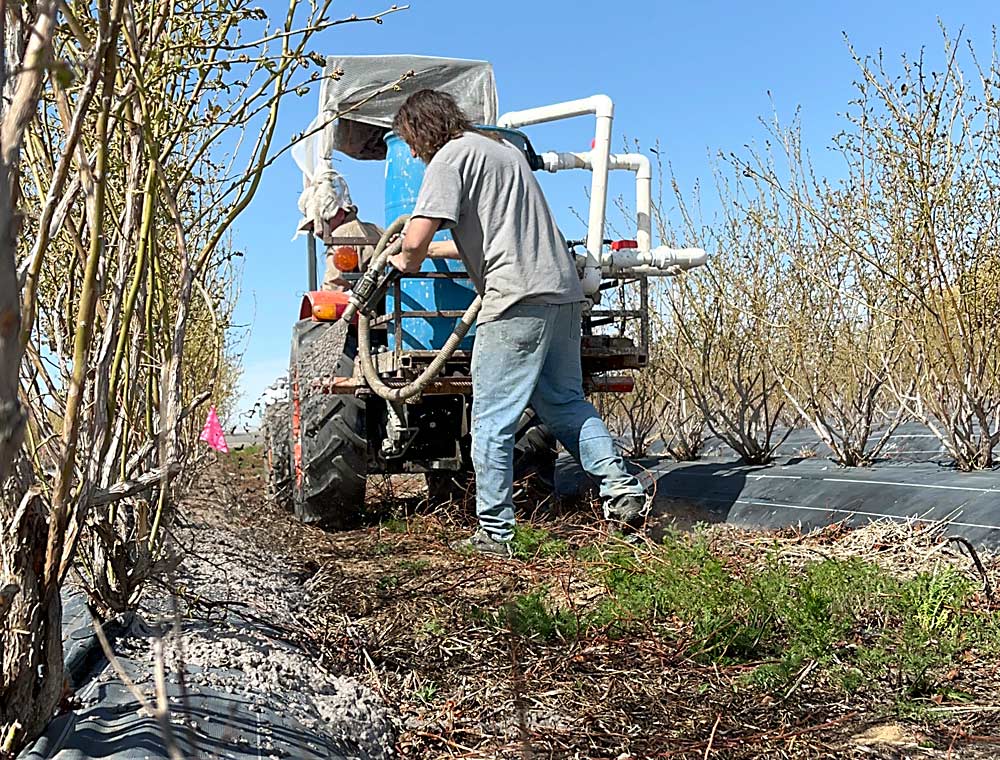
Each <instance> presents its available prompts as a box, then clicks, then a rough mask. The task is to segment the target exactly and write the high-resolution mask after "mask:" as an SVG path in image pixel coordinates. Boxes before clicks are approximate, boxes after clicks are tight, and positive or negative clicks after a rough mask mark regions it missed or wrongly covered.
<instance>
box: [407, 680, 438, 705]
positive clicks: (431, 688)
mask: <svg viewBox="0 0 1000 760" xmlns="http://www.w3.org/2000/svg"><path fill="white" fill-rule="evenodd" d="M437 693H438V687H437V684H436V683H434V682H433V681H424V683H422V684H421V685H420V686H419V687H417V688H416V689H414V690H413V698H414V699H415V700H417V701H418V702H422V703H423V704H425V705H430V704H431V703H432V702H433V701H434V697H436V696H437Z"/></svg>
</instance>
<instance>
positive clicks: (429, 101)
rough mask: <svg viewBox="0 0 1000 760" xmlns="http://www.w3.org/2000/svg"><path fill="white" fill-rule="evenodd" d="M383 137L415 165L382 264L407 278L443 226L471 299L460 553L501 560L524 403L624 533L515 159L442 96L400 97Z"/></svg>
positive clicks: (550, 221)
mask: <svg viewBox="0 0 1000 760" xmlns="http://www.w3.org/2000/svg"><path fill="white" fill-rule="evenodd" d="M393 129H394V130H395V131H396V133H397V134H398V135H399V136H400V137H402V138H403V139H404V140H405V141H406V142H407V143H408V144H409V146H410V149H411V151H412V152H413V155H414V156H417V157H419V158H421V159H422V160H423V161H424V162H425V163H426V164H427V170H426V173H425V174H424V180H423V185H422V186H421V188H420V194H419V196H418V198H417V203H416V207H415V208H414V210H413V213H412V215H411V218H410V222H409V224H408V225H407V229H406V234H405V235H404V238H403V249H402V251H401V252H400V253H399V254H398V255H396V256H394V257H392V258H391V259H390V262H391V263H392V264H393V266H395V267H396V268H398V269H400V270H401V271H404V272H411V273H412V272H416V271H419V269H420V265H421V263H422V262H423V260H424V258H425V257H427V255H428V253H430V254H431V255H435V256H442V255H448V253H449V252H448V251H447V250H446V249H447V248H448V246H447V244H441V243H432V242H431V239H432V238H433V236H434V234H435V233H436V232H437V231H438V230H439V229H446V230H451V234H452V238H453V239H454V251H452V253H453V254H454V255H456V256H457V257H458V258H461V260H462V261H463V263H464V264H465V268H466V269H467V270H468V272H469V278H470V279H471V280H472V282H473V284H474V285H475V288H476V290H477V292H478V293H479V294H480V295H481V296H482V298H483V306H482V310H481V311H480V312H479V319H478V322H477V327H476V342H475V347H474V349H473V357H472V384H473V410H472V418H473V429H472V458H473V464H474V466H475V469H476V511H477V514H478V515H479V520H480V525H481V527H480V530H479V531H477V532H476V533H475V534H474V535H473V536H472V537H471V538H470V539H468V540H466V541H464V542H461V544H462V545H463V546H464V547H469V548H472V549H475V550H478V551H485V552H491V553H496V554H501V555H507V556H509V554H510V547H509V541H510V539H511V538H512V537H513V533H514V508H513V485H512V482H511V481H512V477H513V449H514V435H515V432H516V428H517V424H518V421H519V419H520V417H521V415H522V414H523V412H524V410H525V409H526V408H527V406H528V405H529V404H530V405H531V406H532V408H533V409H534V410H535V412H536V413H537V414H538V416H539V417H540V418H541V420H542V422H544V423H545V424H546V426H548V428H549V429H550V430H551V431H552V433H553V434H554V435H555V436H556V438H558V439H559V441H560V442H561V443H562V444H563V445H564V446H565V447H566V449H567V450H568V451H569V452H570V453H571V454H572V455H573V456H574V458H576V459H577V460H578V461H579V462H580V463H581V465H582V466H583V468H584V469H585V470H586V471H587V472H588V473H589V474H590V475H592V476H593V477H595V478H596V479H597V480H598V481H599V482H600V487H601V496H602V499H603V501H604V507H605V509H604V511H605V515H606V516H607V517H608V518H609V519H612V520H614V521H615V522H617V523H619V524H621V525H622V526H623V527H626V528H630V529H634V528H636V527H638V526H639V525H641V523H642V521H643V519H644V518H643V514H644V511H645V496H644V494H643V490H642V486H641V485H640V484H639V481H638V480H637V479H636V478H635V477H634V476H632V475H630V474H629V473H628V472H627V471H626V470H625V467H624V463H623V462H622V460H621V457H620V456H619V455H618V453H617V452H616V451H615V447H614V444H613V442H612V440H611V436H610V434H609V433H608V430H607V427H605V425H604V423H603V422H602V421H601V418H600V417H599V416H598V414H597V411H596V410H595V409H594V407H593V405H591V404H590V403H589V402H588V401H587V400H586V399H585V398H584V396H583V378H582V373H581V368H580V320H581V302H582V301H583V290H582V289H581V287H580V279H579V276H578V275H577V271H576V264H575V261H574V260H573V256H572V254H571V253H570V251H569V249H568V248H567V246H566V242H565V240H564V239H563V237H562V235H561V234H560V232H559V229H558V228H557V227H556V223H555V219H554V218H553V216H552V212H551V211H550V210H549V206H548V204H547V203H546V201H545V196H544V195H543V194H542V190H541V188H540V187H539V185H538V181H537V180H536V179H535V176H534V174H533V173H532V171H531V167H530V166H529V165H528V161H527V159H526V158H525V157H524V154H523V153H522V152H521V151H520V150H519V149H518V148H516V147H514V146H513V145H511V144H510V143H507V142H505V141H502V140H499V139H495V138H494V137H492V136H489V135H486V134H483V133H480V132H478V131H476V130H475V128H474V127H473V126H472V125H471V124H470V123H469V122H468V120H467V119H466V118H465V115H464V114H463V113H462V111H461V110H460V109H459V108H458V106H457V105H456V104H455V101H454V100H453V99H452V98H451V97H450V96H449V95H447V94H445V93H441V92H436V91H434V90H421V91H420V92H417V93H414V94H413V95H411V96H410V97H409V98H408V99H407V101H406V103H404V104H403V107H402V108H401V109H400V111H399V113H398V114H397V115H396V118H395V120H394V122H393Z"/></svg>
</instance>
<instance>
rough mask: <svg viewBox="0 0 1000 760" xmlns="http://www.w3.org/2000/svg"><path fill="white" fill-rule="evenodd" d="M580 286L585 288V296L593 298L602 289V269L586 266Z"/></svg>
mask: <svg viewBox="0 0 1000 760" xmlns="http://www.w3.org/2000/svg"><path fill="white" fill-rule="evenodd" d="M580 285H582V286H583V294H584V295H585V296H592V295H594V293H597V292H598V291H599V290H600V289H601V268H600V267H592V266H585V267H584V268H583V277H581V278H580Z"/></svg>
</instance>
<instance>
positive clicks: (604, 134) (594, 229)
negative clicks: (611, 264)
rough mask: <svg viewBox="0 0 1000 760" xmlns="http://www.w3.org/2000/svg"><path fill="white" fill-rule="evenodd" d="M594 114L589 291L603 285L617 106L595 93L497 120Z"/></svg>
mask: <svg viewBox="0 0 1000 760" xmlns="http://www.w3.org/2000/svg"><path fill="white" fill-rule="evenodd" d="M590 113H592V114H594V115H595V116H596V117H597V128H596V130H595V133H594V147H593V150H591V167H592V169H593V172H594V177H593V181H592V182H591V187H590V213H589V215H588V218H587V262H586V265H585V266H584V270H583V277H582V278H581V284H582V285H583V292H584V293H585V294H586V295H593V294H594V293H597V292H598V290H599V289H600V286H601V269H600V259H601V251H602V250H603V247H604V215H605V209H606V207H607V202H608V165H609V158H610V156H611V123H612V121H613V119H614V115H615V106H614V103H613V102H612V101H611V98H609V97H608V96H607V95H592V96H591V97H589V98H583V99H581V100H570V101H567V102H564V103H554V104H552V105H550V106H541V107H539V108H529V109H527V110H525V111H511V112H508V113H505V114H504V115H503V116H501V117H500V119H499V120H498V121H497V126H499V127H509V128H516V127H525V126H528V125H530V124H542V123H544V122H549V121H556V120H558V119H569V118H572V117H574V116H583V115H585V114H590Z"/></svg>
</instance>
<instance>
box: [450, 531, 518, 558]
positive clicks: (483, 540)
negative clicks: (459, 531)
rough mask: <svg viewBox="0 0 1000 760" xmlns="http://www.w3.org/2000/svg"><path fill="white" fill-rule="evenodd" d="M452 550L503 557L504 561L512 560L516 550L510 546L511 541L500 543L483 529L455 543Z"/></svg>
mask: <svg viewBox="0 0 1000 760" xmlns="http://www.w3.org/2000/svg"><path fill="white" fill-rule="evenodd" d="M451 548H452V549H454V550H455V551H457V552H461V553H462V554H470V553H472V552H477V553H479V554H489V555H492V556H494V557H502V558H503V559H511V558H512V557H513V556H514V550H513V548H512V547H511V545H510V541H499V540H497V539H495V538H493V536H491V535H490V534H489V533H487V532H486V531H485V530H483V529H482V528H480V529H479V530H477V531H476V532H475V533H473V534H472V535H471V536H469V537H468V538H463V539H461V540H460V541H453V542H452V543H451Z"/></svg>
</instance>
